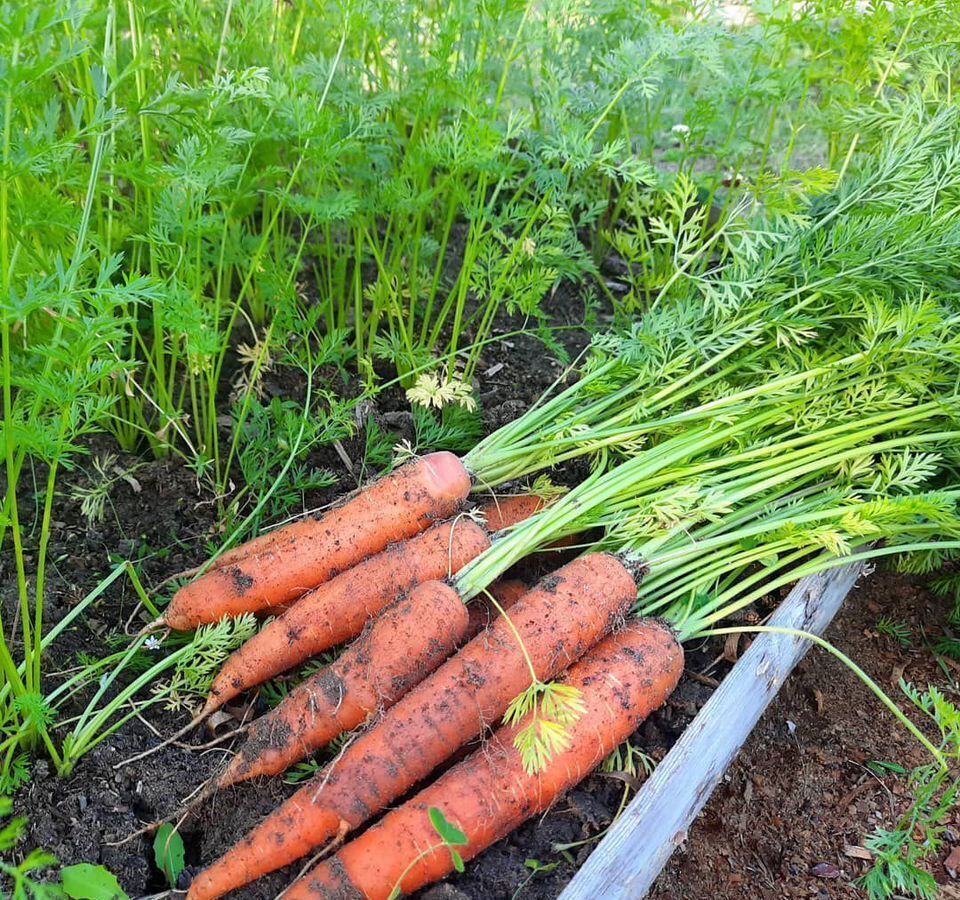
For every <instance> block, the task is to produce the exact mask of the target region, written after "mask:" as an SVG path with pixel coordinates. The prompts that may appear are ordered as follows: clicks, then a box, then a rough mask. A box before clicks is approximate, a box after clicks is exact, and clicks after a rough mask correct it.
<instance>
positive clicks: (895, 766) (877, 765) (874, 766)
mask: <svg viewBox="0 0 960 900" xmlns="http://www.w3.org/2000/svg"><path fill="white" fill-rule="evenodd" d="M867 768H868V769H869V770H870V771H871V772H873V774H874V775H881V776H882V775H885V774H886V773H887V772H894V773H895V774H897V775H906V774H907V770H906V769H905V768H904V767H903V766H901V765H900V764H899V763H892V762H885V761H884V760H882V759H873V760H870V762H868V763H867Z"/></svg>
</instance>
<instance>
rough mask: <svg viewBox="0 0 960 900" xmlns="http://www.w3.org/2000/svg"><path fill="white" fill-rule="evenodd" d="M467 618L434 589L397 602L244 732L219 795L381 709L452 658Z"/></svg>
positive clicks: (279, 767) (284, 765)
mask: <svg viewBox="0 0 960 900" xmlns="http://www.w3.org/2000/svg"><path fill="white" fill-rule="evenodd" d="M469 621H470V617H469V614H468V613H467V608H466V607H465V606H464V605H463V601H461V599H460V596H459V594H457V592H456V591H454V590H453V589H451V588H449V587H447V585H445V584H444V583H443V582H441V581H431V582H429V583H428V584H427V585H426V586H425V587H424V590H422V591H417V592H415V593H414V594H412V595H410V596H408V597H401V598H400V599H399V600H397V601H396V602H394V603H393V604H391V605H390V606H389V607H387V609H385V610H384V611H383V612H382V613H381V614H380V615H379V616H378V617H377V618H376V619H373V620H372V621H371V622H370V624H369V625H368V627H367V628H366V630H365V631H364V632H363V634H362V635H361V636H360V637H359V638H358V639H357V640H356V641H354V642H353V643H352V644H351V645H350V646H349V647H348V648H347V649H346V650H345V651H344V652H343V653H342V654H341V655H340V657H339V659H337V661H336V662H334V663H332V664H331V665H329V666H326V667H325V668H323V669H322V670H321V671H319V672H317V674H316V675H313V676H311V677H310V678H308V679H307V680H306V681H305V682H304V683H303V684H301V685H300V686H299V687H297V688H296V689H295V690H294V691H293V692H291V693H290V695H289V696H287V697H286V698H285V699H284V700H283V702H282V703H281V704H280V705H279V706H278V707H277V708H276V709H274V710H272V711H271V712H270V713H268V714H267V715H265V716H263V717H261V718H260V719H258V720H257V721H256V722H254V723H253V725H252V726H251V728H250V731H249V732H248V734H247V740H246V742H245V743H244V745H243V747H241V749H240V752H239V753H237V755H236V756H235V757H234V758H233V761H232V762H231V763H230V765H229V766H228V768H227V769H226V771H224V773H223V775H222V776H221V777H220V779H219V780H218V786H219V787H226V786H227V785H231V784H235V783H236V782H238V781H243V780H245V779H247V778H255V777H257V776H260V775H277V774H279V773H280V772H285V771H286V770H287V769H288V768H290V766H292V765H293V764H294V763H296V762H299V761H300V760H301V759H303V758H304V757H306V756H308V755H309V754H311V753H313V752H314V751H315V750H317V749H319V748H320V747H323V746H325V745H326V744H328V743H329V742H330V741H332V740H333V739H334V738H335V737H336V736H337V735H338V734H340V733H341V732H343V731H350V730H351V729H352V728H356V727H357V726H358V725H359V724H360V723H361V722H363V721H364V720H365V719H366V718H367V716H369V715H370V714H371V713H373V712H375V711H376V710H377V709H378V708H383V709H386V708H387V707H389V706H392V705H393V704H394V703H396V701H397V700H399V699H400V698H401V697H402V696H403V695H404V694H405V693H406V692H407V691H408V690H409V689H410V688H411V687H413V686H414V685H415V684H417V683H418V682H420V681H422V680H423V679H424V678H425V677H426V676H427V675H429V674H430V673H431V672H432V671H433V670H434V669H436V668H437V666H439V665H440V664H441V663H442V662H444V660H446V659H447V657H448V656H449V655H450V654H451V653H453V651H454V650H455V649H456V647H457V645H458V644H459V643H460V641H461V640H462V639H463V637H464V635H465V634H466V632H467V627H468V625H469Z"/></svg>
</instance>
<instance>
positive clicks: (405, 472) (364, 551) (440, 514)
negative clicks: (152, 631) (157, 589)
mask: <svg viewBox="0 0 960 900" xmlns="http://www.w3.org/2000/svg"><path fill="white" fill-rule="evenodd" d="M470 487H471V480H470V475H469V474H468V472H467V471H466V469H464V467H463V464H462V463H461V462H460V460H459V459H458V458H457V457H456V456H454V454H452V453H447V452H440V453H431V454H429V455H428V456H424V457H422V458H421V459H418V460H416V461H415V462H411V463H408V464H407V465H405V466H402V467H401V468H399V469H397V471H395V472H393V473H391V474H390V475H388V476H387V477H385V478H381V479H380V480H379V481H377V482H375V483H374V484H372V485H371V486H370V487H368V488H367V489H366V490H364V491H361V492H360V493H359V494H357V495H356V496H354V497H352V498H351V499H350V500H349V501H347V502H346V503H344V504H342V505H340V506H336V507H334V508H333V509H331V510H329V511H328V512H326V513H324V514H323V515H322V516H320V517H319V518H312V517H311V518H307V519H304V520H302V521H300V522H294V523H292V524H291V525H287V526H285V527H284V528H283V529H281V530H280V531H278V532H274V534H273V535H271V536H270V538H271V540H270V541H269V542H267V543H266V544H264V545H261V546H264V549H263V550H262V552H257V553H255V554H254V555H253V556H241V557H240V558H239V559H238V560H237V561H236V562H234V563H231V564H229V565H224V566H222V567H220V568H217V569H214V570H212V571H210V572H207V573H206V574H204V575H202V576H200V578H198V579H197V580H196V581H193V582H191V583H190V584H187V585H185V586H184V587H182V588H181V589H180V590H179V591H178V592H177V593H176V595H175V596H174V598H173V600H171V601H170V605H169V607H168V608H167V610H166V613H165V615H164V617H163V622H164V624H166V625H168V626H169V627H170V628H174V629H176V630H178V631H182V630H188V629H191V628H196V627H197V626H198V625H202V624H206V623H209V622H216V621H218V620H219V619H222V618H223V617H224V616H236V615H240V614H242V613H245V612H255V611H257V610H260V609H264V608H266V607H271V606H279V605H281V604H284V603H287V602H288V601H290V600H293V599H295V598H297V597H300V596H301V595H303V594H304V593H306V592H307V591H308V590H310V589H311V588H314V587H316V586H317V585H319V584H322V583H323V582H325V581H327V580H328V579H329V578H331V577H333V576H334V575H336V574H337V573H338V572H342V571H344V570H345V569H348V568H350V567H351V566H353V565H355V564H356V563H358V562H360V561H361V560H363V559H366V558H367V557H368V556H371V555H373V554H374V553H379V552H380V551H381V550H383V549H384V548H385V547H386V546H388V545H389V544H392V543H394V542H395V541H399V540H403V539H404V538H409V537H412V536H413V535H415V534H419V533H420V532H421V531H423V530H424V529H425V528H427V527H428V526H429V525H430V524H431V523H432V522H434V521H437V520H439V519H446V518H448V517H449V516H451V515H453V514H454V513H455V512H456V511H457V509H458V507H459V506H460V504H461V503H463V501H464V500H465V499H466V497H467V495H468V494H469V492H470ZM258 540H259V539H258ZM238 549H239V548H238Z"/></svg>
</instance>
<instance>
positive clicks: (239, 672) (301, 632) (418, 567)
mask: <svg viewBox="0 0 960 900" xmlns="http://www.w3.org/2000/svg"><path fill="white" fill-rule="evenodd" d="M489 546H490V539H489V538H488V537H487V534H486V532H485V531H484V529H483V528H481V527H480V526H479V525H477V523H476V522H473V521H471V520H470V519H467V518H459V519H455V520H454V521H452V522H442V523H440V524H437V525H434V526H433V527H432V528H429V529H427V530H426V531H425V532H423V533H422V534H419V535H417V536H416V537H413V538H411V539H410V540H408V541H403V542H400V543H397V544H393V545H391V546H390V547H388V548H387V549H386V550H383V551H382V552H380V553H378V554H376V555H375V556H371V557H369V558H368V559H365V560H363V562H360V563H357V565H355V566H354V567H353V568H351V569H347V571H346V572H341V573H340V574H339V575H337V576H336V577H335V578H332V579H330V581H328V582H326V584H322V585H320V587H318V588H317V589H316V590H313V591H311V592H310V593H308V594H305V595H304V596H303V597H302V598H301V599H300V600H298V601H297V602H296V603H294V604H293V606H291V607H290V608H289V609H288V610H287V611H286V612H285V613H284V614H283V615H282V616H281V617H280V618H279V619H277V620H275V621H274V622H271V623H269V624H268V625H266V626H265V627H264V628H262V629H261V630H260V632H259V633H258V634H256V635H254V636H253V637H252V638H250V640H248V641H247V642H246V643H245V644H244V645H243V646H242V647H240V648H239V649H238V650H236V651H234V652H233V653H232V654H231V655H230V657H229V658H228V659H227V661H226V662H225V663H224V665H223V668H221V670H220V672H219V673H218V674H217V677H216V678H215V679H214V682H213V685H212V686H211V688H210V694H209V695H208V697H207V702H206V704H205V705H204V707H203V710H202V711H201V713H200V715H199V716H198V717H197V718H198V719H202V718H204V717H206V716H207V715H209V714H210V713H212V712H213V711H214V710H215V709H218V708H219V707H220V706H222V705H223V704H224V703H227V702H228V701H230V700H232V699H233V698H234V697H236V696H237V695H238V694H241V693H243V692H244V691H246V690H249V689H250V688H252V687H254V686H256V685H258V684H262V683H263V682H264V681H266V680H267V679H269V678H272V677H273V676H274V675H279V674H280V673H281V672H285V671H287V669H290V668H292V667H293V666H295V665H297V664H298V663H302V662H303V661H304V660H307V659H309V658H310V657H311V656H316V655H317V654H318V653H322V652H323V651H324V650H329V649H330V648H331V647H335V646H336V645H337V644H342V643H343V642H344V641H348V640H350V639H351V638H354V637H356V636H357V635H358V634H359V633H360V632H361V631H362V630H363V626H364V624H365V623H366V621H367V620H368V619H369V618H370V617H371V616H375V615H376V614H377V613H378V612H380V610H382V609H383V608H384V607H385V606H386V605H387V604H388V603H390V602H391V601H392V600H394V599H396V597H398V596H399V595H400V594H401V593H403V592H404V591H407V590H409V589H410V588H411V587H413V586H414V585H416V584H419V583H420V582H423V581H432V580H434V579H440V578H445V577H447V576H448V575H451V574H453V573H454V572H456V571H457V570H458V569H460V568H462V567H463V566H465V565H466V564H467V563H468V562H469V561H470V560H471V559H474V558H475V557H477V556H479V555H480V554H481V553H483V551H484V550H486V549H487V548H488V547H489Z"/></svg>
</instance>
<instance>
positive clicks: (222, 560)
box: [190, 494, 548, 572]
mask: <svg viewBox="0 0 960 900" xmlns="http://www.w3.org/2000/svg"><path fill="white" fill-rule="evenodd" d="M547 503H548V501H546V500H544V499H543V498H542V497H539V496H537V495H536V494H506V495H503V496H495V497H494V498H493V499H492V500H489V501H487V502H486V503H483V504H481V505H480V506H479V507H478V510H479V512H480V513H481V514H482V515H483V517H484V519H485V521H486V526H487V531H501V530H502V529H504V528H509V527H510V526H511V525H516V524H517V523H518V522H521V521H523V520H524V519H527V518H529V517H530V516H532V515H534V514H535V513H538V512H540V510H541V509H543V508H544V507H545V506H546V505H547ZM296 524H297V523H296V522H293V523H290V524H289V525H286V526H281V527H279V528H277V529H275V530H273V531H269V532H267V533H265V534H261V535H258V536H257V537H255V538H252V539H251V540H249V541H245V542H244V543H243V544H240V545H239V546H237V547H233V548H231V549H230V550H225V551H224V552H223V553H221V554H220V555H219V556H218V557H217V558H216V559H215V560H213V562H211V563H209V564H208V568H207V571H213V570H214V569H222V568H223V567H224V566H229V565H233V564H234V563H238V562H241V561H242V560H245V559H249V558H250V557H253V556H256V555H258V554H260V553H263V552H264V551H265V550H269V549H271V548H273V547H274V546H276V545H277V544H280V543H283V541H284V540H285V539H286V536H287V534H288V529H290V528H293V527H295V525H296ZM190 571H191V572H194V571H197V570H190Z"/></svg>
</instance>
